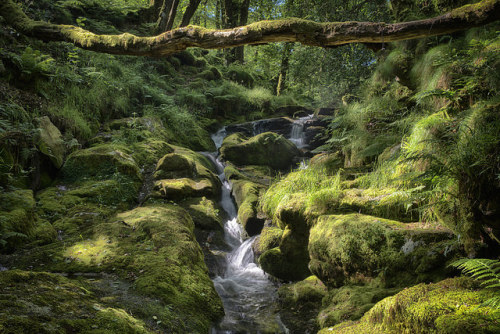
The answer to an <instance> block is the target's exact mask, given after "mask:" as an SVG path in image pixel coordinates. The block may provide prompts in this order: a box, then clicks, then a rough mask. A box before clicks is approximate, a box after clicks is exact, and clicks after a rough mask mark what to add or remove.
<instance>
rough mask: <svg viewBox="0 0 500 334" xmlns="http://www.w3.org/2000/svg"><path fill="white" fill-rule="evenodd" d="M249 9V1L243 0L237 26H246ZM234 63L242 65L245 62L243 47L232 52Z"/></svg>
mask: <svg viewBox="0 0 500 334" xmlns="http://www.w3.org/2000/svg"><path fill="white" fill-rule="evenodd" d="M249 7H250V0H243V2H242V3H241V5H240V24H239V26H240V27H242V26H246V25H247V22H248V9H249ZM234 53H235V58H236V61H238V62H240V63H241V64H243V63H244V62H245V47H244V46H238V47H237V48H235V50H234Z"/></svg>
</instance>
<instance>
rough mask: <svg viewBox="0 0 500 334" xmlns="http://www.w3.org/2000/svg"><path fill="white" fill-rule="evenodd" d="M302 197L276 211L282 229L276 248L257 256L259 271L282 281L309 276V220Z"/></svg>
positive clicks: (296, 196)
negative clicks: (260, 268) (260, 269)
mask: <svg viewBox="0 0 500 334" xmlns="http://www.w3.org/2000/svg"><path fill="white" fill-rule="evenodd" d="M304 204H305V203H304V198H303V196H301V195H300V194H295V195H292V196H291V197H290V199H289V201H288V202H287V203H286V205H283V206H281V207H280V208H279V211H278V214H277V217H278V219H279V222H280V224H281V226H280V227H282V228H283V233H282V234H281V239H280V241H279V246H278V247H276V248H272V249H270V250H266V251H264V252H263V253H262V255H261V256H260V257H259V264H260V265H261V267H262V269H263V270H264V271H265V272H267V273H269V274H270V275H272V276H274V277H276V278H279V279H281V280H284V281H298V280H302V279H304V278H306V277H308V276H309V275H310V274H311V272H310V270H309V268H308V264H309V253H308V250H307V244H308V240H309V219H308V217H306V214H305V212H304Z"/></svg>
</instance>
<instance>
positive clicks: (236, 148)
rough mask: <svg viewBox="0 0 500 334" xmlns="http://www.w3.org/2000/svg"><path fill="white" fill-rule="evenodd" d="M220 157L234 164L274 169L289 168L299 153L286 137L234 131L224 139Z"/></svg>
mask: <svg viewBox="0 0 500 334" xmlns="http://www.w3.org/2000/svg"><path fill="white" fill-rule="evenodd" d="M220 153H221V157H222V159H224V160H227V161H230V162H232V163H234V164H235V165H238V166H241V165H264V166H270V167H272V168H274V169H287V168H290V167H291V166H292V165H293V163H294V161H295V158H296V157H298V156H300V155H301V153H300V151H299V150H298V149H297V147H296V146H295V145H294V144H293V143H292V142H291V141H289V140H288V139H286V138H284V137H283V136H280V135H278V134H276V133H273V132H265V133H262V134H260V135H257V136H255V137H252V138H247V137H245V136H244V135H242V134H239V133H236V134H233V135H230V136H228V137H226V139H224V142H223V143H222V147H221V149H220Z"/></svg>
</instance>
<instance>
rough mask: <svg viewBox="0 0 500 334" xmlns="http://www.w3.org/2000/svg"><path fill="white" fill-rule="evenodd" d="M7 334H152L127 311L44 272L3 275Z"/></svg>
mask: <svg viewBox="0 0 500 334" xmlns="http://www.w3.org/2000/svg"><path fill="white" fill-rule="evenodd" d="M0 282H1V285H2V287H3V290H2V291H3V292H2V295H1V296H0V305H2V307H1V308H2V312H1V314H0V330H1V331H2V332H5V333H67V332H85V333H96V334H97V333H152V331H150V330H147V329H146V326H145V323H144V321H142V320H139V319H136V318H134V317H133V316H131V315H129V314H128V313H127V312H126V311H125V310H123V309H118V308H113V307H107V306H106V305H103V304H102V303H101V302H100V301H99V299H98V297H97V296H95V295H94V294H92V293H91V292H89V291H88V290H86V289H84V288H83V287H82V286H81V285H79V284H78V282H74V281H70V280H68V279H67V278H64V277H62V276H60V275H55V274H49V273H44V272H39V273H35V272H26V271H19V270H9V271H4V272H0Z"/></svg>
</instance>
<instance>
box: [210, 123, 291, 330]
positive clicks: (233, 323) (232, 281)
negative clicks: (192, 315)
mask: <svg viewBox="0 0 500 334" xmlns="http://www.w3.org/2000/svg"><path fill="white" fill-rule="evenodd" d="M225 135H226V132H225V130H224V129H222V130H219V131H218V132H217V133H216V134H214V135H213V136H212V139H213V141H214V143H215V145H216V147H217V149H219V148H220V146H221V145H222V141H223V139H224V136H225ZM210 156H211V160H212V161H213V162H214V164H215V166H216V168H217V171H218V173H219V178H220V179H221V181H222V183H223V187H222V198H221V202H220V204H221V206H222V207H223V209H224V211H225V212H226V213H227V215H228V217H229V219H228V220H227V221H226V222H225V224H224V238H225V241H226V243H227V244H228V245H229V246H230V247H231V252H229V253H228V254H227V256H226V270H225V273H224V274H223V275H222V276H217V277H216V278H214V280H213V282H214V286H215V289H216V290H217V292H218V294H219V296H220V297H221V299H222V302H223V304H224V311H225V316H224V318H223V319H222V321H221V322H220V323H219V324H217V326H215V327H213V328H212V330H211V334H236V333H238V334H240V333H252V334H253V333H288V330H287V329H286V327H285V326H284V325H283V323H282V322H281V320H280V318H279V315H278V314H277V312H276V309H275V304H276V303H275V296H276V287H275V286H274V285H273V284H272V283H271V282H270V281H269V279H268V277H267V275H266V274H265V273H264V271H263V270H262V269H260V268H259V267H258V266H257V265H256V264H255V262H254V255H253V250H252V243H253V242H254V240H255V238H256V237H253V238H250V239H247V240H245V241H243V238H242V235H243V230H242V227H241V225H240V224H239V223H238V221H237V210H236V206H235V204H234V201H233V199H232V198H231V186H230V184H229V182H228V181H227V180H226V177H225V175H224V165H223V164H222V163H221V162H220V161H219V160H218V159H217V158H216V154H215V153H214V154H212V155H210Z"/></svg>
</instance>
